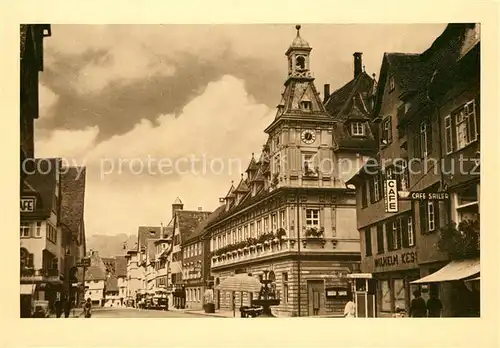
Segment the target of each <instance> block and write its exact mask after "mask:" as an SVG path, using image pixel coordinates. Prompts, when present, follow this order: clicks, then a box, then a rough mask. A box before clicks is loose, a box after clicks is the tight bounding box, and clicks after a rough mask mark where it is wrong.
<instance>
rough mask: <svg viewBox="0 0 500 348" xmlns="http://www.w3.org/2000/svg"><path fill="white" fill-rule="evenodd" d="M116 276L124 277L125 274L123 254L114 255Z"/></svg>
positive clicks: (125, 266) (125, 262) (125, 263)
mask: <svg viewBox="0 0 500 348" xmlns="http://www.w3.org/2000/svg"><path fill="white" fill-rule="evenodd" d="M115 270H116V273H115V274H116V276H117V277H126V276H127V259H126V258H125V256H117V257H116V269H115Z"/></svg>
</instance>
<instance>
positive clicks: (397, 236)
mask: <svg viewBox="0 0 500 348" xmlns="http://www.w3.org/2000/svg"><path fill="white" fill-rule="evenodd" d="M402 222H403V219H402V218H401V217H398V218H396V220H394V222H393V223H392V233H393V237H392V241H393V250H398V249H401V235H402V233H401V232H402V227H403V223H402Z"/></svg>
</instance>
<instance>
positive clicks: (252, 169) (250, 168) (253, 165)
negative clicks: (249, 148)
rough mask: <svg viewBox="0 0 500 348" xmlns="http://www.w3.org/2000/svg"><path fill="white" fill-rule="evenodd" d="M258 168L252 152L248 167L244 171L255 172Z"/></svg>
mask: <svg viewBox="0 0 500 348" xmlns="http://www.w3.org/2000/svg"><path fill="white" fill-rule="evenodd" d="M258 169H259V166H258V165H257V162H255V158H254V154H253V153H252V159H251V160H250V163H249V164H248V168H247V170H246V172H247V173H248V172H255V171H257V170H258Z"/></svg>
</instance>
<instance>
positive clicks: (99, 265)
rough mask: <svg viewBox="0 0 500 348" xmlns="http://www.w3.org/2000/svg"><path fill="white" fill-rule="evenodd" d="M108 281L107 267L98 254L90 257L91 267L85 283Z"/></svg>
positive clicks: (86, 274) (88, 269) (86, 273)
mask: <svg viewBox="0 0 500 348" xmlns="http://www.w3.org/2000/svg"><path fill="white" fill-rule="evenodd" d="M94 280H106V265H105V264H104V262H103V261H102V259H101V258H100V257H99V255H98V254H97V253H94V254H92V255H91V256H90V267H89V268H87V272H85V281H94Z"/></svg>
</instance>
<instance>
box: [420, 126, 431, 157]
mask: <svg viewBox="0 0 500 348" xmlns="http://www.w3.org/2000/svg"><path fill="white" fill-rule="evenodd" d="M419 139H420V155H421V156H422V158H425V157H427V156H428V155H429V153H428V149H427V122H426V121H423V122H421V123H420V128H419Z"/></svg>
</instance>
